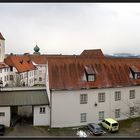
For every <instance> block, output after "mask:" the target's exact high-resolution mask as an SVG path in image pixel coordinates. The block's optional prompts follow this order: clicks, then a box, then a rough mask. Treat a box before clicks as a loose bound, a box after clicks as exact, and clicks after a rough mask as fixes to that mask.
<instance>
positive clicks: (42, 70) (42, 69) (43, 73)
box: [35, 64, 46, 85]
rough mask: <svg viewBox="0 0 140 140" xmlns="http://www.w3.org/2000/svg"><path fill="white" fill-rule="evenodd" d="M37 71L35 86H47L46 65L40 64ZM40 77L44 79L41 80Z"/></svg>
mask: <svg viewBox="0 0 140 140" xmlns="http://www.w3.org/2000/svg"><path fill="white" fill-rule="evenodd" d="M36 67H37V70H36V74H35V79H36V80H35V84H42V85H45V84H46V64H38V65H37V66H36ZM39 77H41V78H42V80H41V81H40V80H39Z"/></svg>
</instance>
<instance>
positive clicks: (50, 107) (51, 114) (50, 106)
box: [50, 89, 52, 128]
mask: <svg viewBox="0 0 140 140" xmlns="http://www.w3.org/2000/svg"><path fill="white" fill-rule="evenodd" d="M51 127H52V90H51V89H50V128H51Z"/></svg>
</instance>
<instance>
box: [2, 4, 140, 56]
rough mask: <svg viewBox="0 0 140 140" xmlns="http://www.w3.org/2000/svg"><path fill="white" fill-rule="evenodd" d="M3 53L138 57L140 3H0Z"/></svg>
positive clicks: (139, 47) (139, 51) (139, 45)
mask: <svg viewBox="0 0 140 140" xmlns="http://www.w3.org/2000/svg"><path fill="white" fill-rule="evenodd" d="M0 32H1V33H2V34H3V36H4V38H5V51H6V53H14V54H23V53H31V54H32V53H33V52H34V50H33V49H34V47H35V45H36V43H37V45H38V46H39V48H40V52H41V54H80V53H81V52H82V51H83V50H87V49H101V50H102V51H103V53H104V54H115V53H131V54H132V53H133V54H140V3H0Z"/></svg>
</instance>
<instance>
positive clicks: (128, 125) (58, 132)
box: [3, 117, 140, 137]
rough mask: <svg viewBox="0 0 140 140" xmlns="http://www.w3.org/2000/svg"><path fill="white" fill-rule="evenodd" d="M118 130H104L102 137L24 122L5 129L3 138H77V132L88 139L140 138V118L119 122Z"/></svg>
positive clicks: (78, 128) (69, 129)
mask: <svg viewBox="0 0 140 140" xmlns="http://www.w3.org/2000/svg"><path fill="white" fill-rule="evenodd" d="M119 124H120V130H119V132H116V133H110V132H108V131H107V130H105V129H104V130H105V132H106V133H105V134H104V135H102V136H94V135H92V134H91V133H90V131H89V130H88V129H87V128H86V127H85V126H84V127H73V128H52V129H50V128H49V127H47V126H33V125H32V124H30V123H28V121H27V122H26V121H25V122H19V123H17V124H16V125H15V126H14V127H7V128H6V131H5V135H4V136H3V137H13V136H15V137H19V136H24V137H26V136H27V137H28V136H32V137H37V136H39V137H40V136H41V137H54V136H57V137H78V136H77V135H76V133H77V131H79V130H83V131H84V132H86V134H87V136H88V137H114V136H115V137H140V117H139V118H132V119H127V120H123V121H120V122H119Z"/></svg>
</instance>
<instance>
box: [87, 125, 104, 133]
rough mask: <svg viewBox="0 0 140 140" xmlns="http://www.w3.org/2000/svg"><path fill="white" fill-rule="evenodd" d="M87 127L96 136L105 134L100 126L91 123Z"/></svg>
mask: <svg viewBox="0 0 140 140" xmlns="http://www.w3.org/2000/svg"><path fill="white" fill-rule="evenodd" d="M87 127H88V129H89V130H90V131H91V132H92V133H93V134H94V135H102V134H104V133H105V132H104V131H103V129H102V127H101V126H100V125H98V124H95V123H90V124H88V125H87Z"/></svg>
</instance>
